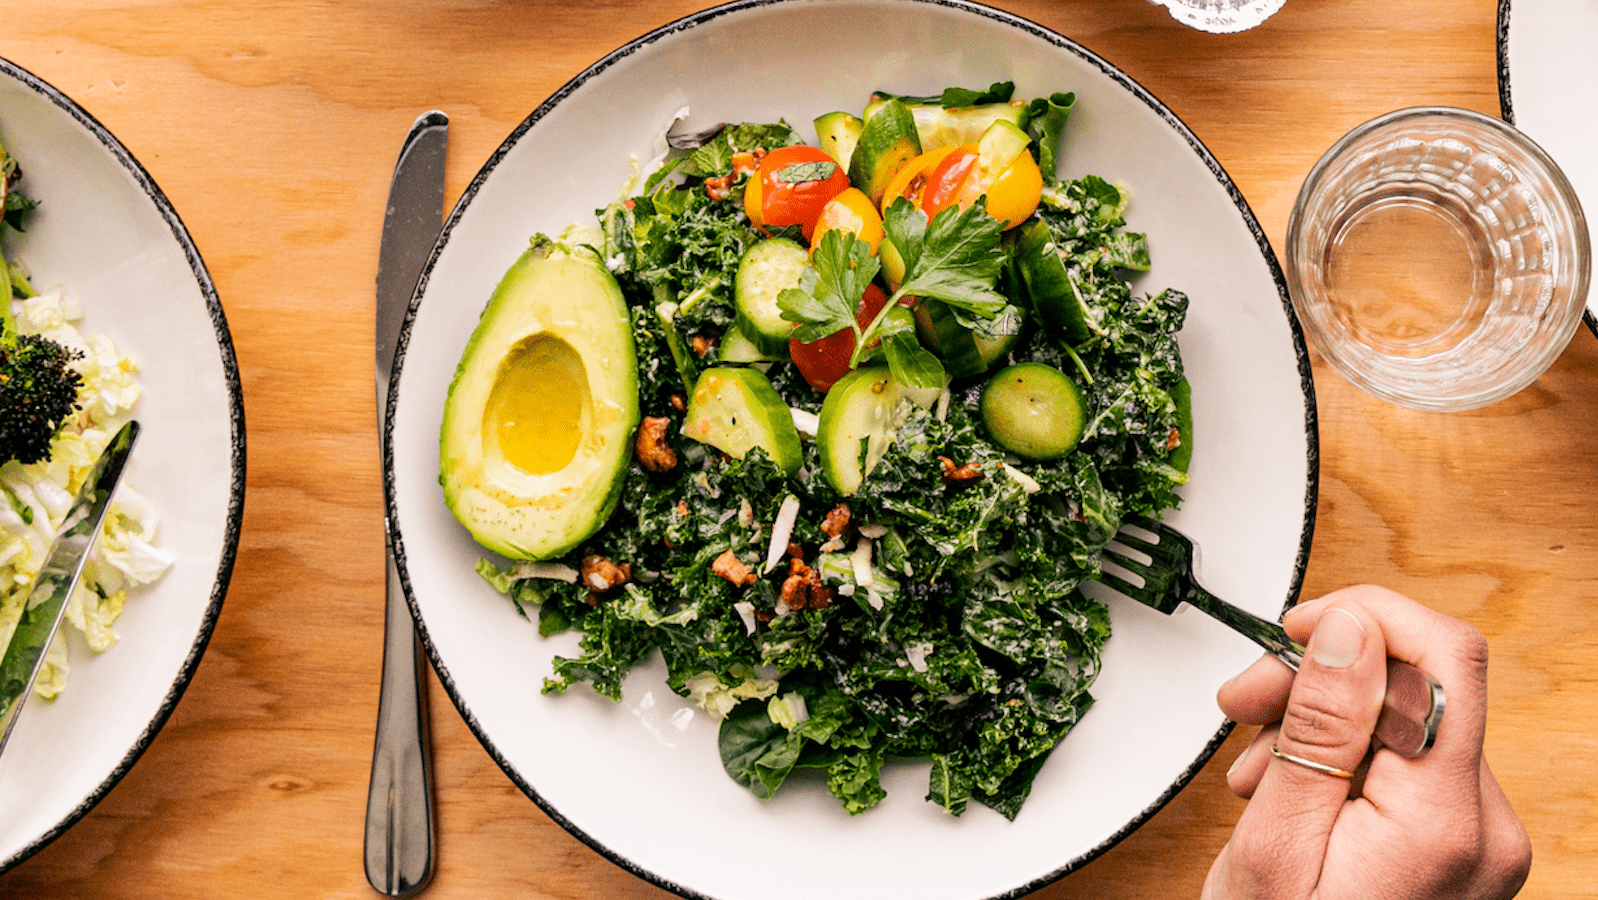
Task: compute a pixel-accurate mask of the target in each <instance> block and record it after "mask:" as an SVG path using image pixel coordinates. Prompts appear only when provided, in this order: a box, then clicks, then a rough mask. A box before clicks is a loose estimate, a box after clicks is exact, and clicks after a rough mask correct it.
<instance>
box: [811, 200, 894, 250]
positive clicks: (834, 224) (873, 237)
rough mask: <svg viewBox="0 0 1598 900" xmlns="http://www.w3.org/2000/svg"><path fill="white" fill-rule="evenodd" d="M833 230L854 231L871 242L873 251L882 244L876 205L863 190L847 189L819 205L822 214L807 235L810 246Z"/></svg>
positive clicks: (879, 218) (868, 242) (864, 239)
mask: <svg viewBox="0 0 1598 900" xmlns="http://www.w3.org/2000/svg"><path fill="white" fill-rule="evenodd" d="M833 230H839V231H847V232H849V233H851V234H853V235H854V236H855V237H857V238H859V239H860V240H862V241H865V242H866V243H867V244H870V245H871V252H872V253H876V252H877V246H878V245H880V244H881V243H882V216H880V215H878V214H877V208H876V206H874V205H872V203H871V198H870V197H867V196H866V194H865V192H864V191H862V190H860V189H859V188H855V187H852V188H848V189H847V190H845V191H843V193H840V194H839V195H838V196H836V197H833V198H832V199H831V200H828V201H827V205H825V206H823V207H822V208H821V215H819V216H817V217H816V225H815V230H814V231H813V232H811V234H810V235H808V240H809V241H810V246H812V247H814V246H815V245H816V244H818V243H820V242H821V236H822V235H824V234H826V233H827V232H828V231H833Z"/></svg>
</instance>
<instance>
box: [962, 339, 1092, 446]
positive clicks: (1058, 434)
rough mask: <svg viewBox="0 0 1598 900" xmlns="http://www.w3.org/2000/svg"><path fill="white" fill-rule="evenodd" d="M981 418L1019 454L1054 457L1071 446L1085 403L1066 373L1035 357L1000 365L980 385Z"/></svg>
mask: <svg viewBox="0 0 1598 900" xmlns="http://www.w3.org/2000/svg"><path fill="white" fill-rule="evenodd" d="M981 413H982V424H983V425H986V426H987V429H988V433H989V434H990V435H992V436H993V439H994V440H995V441H997V442H998V443H999V445H1000V446H1002V447H1004V449H1006V450H1009V451H1010V452H1011V453H1014V454H1015V455H1017V456H1020V457H1022V458H1025V459H1037V460H1042V459H1058V458H1059V457H1062V456H1064V455H1066V454H1067V453H1070V452H1071V451H1072V450H1073V449H1075V448H1076V443H1077V441H1079V440H1081V438H1082V429H1083V426H1084V425H1085V424H1086V423H1087V403H1086V401H1084V400H1083V398H1082V391H1081V390H1080V389H1079V388H1078V387H1077V386H1076V383H1075V382H1073V381H1072V380H1071V379H1070V377H1069V376H1067V375H1066V374H1065V373H1064V372H1061V371H1060V370H1059V369H1056V368H1054V367H1053V366H1049V365H1045V364H1043V363H1040V362H1024V363H1017V364H1015V365H1013V366H1009V367H1008V368H1005V369H1001V370H1000V371H999V372H998V373H997V374H995V375H994V376H993V378H991V379H989V381H988V383H987V386H986V387H984V388H983V389H982V402H981Z"/></svg>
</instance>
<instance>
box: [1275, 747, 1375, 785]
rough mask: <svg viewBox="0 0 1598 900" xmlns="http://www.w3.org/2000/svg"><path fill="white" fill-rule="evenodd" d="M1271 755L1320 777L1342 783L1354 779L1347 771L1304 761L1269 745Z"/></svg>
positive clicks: (1302, 758)
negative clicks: (1339, 779)
mask: <svg viewBox="0 0 1598 900" xmlns="http://www.w3.org/2000/svg"><path fill="white" fill-rule="evenodd" d="M1271 755H1272V756H1274V757H1276V758H1277V759H1280V760H1283V761H1285V762H1290V763H1292V764H1293V765H1295V766H1303V767H1304V768H1306V769H1309V770H1311V771H1313V772H1319V773H1321V774H1322V775H1330V776H1332V777H1333V778H1341V779H1343V780H1344V781H1351V780H1353V778H1354V773H1353V772H1350V771H1348V770H1347V769H1339V768H1338V767H1336V766H1329V765H1327V764H1326V763H1323V762H1316V761H1315V760H1313V759H1305V758H1304V757H1302V756H1294V755H1293V754H1291V753H1285V752H1283V751H1282V750H1279V749H1277V746H1276V745H1275V744H1274V743H1273V744H1271Z"/></svg>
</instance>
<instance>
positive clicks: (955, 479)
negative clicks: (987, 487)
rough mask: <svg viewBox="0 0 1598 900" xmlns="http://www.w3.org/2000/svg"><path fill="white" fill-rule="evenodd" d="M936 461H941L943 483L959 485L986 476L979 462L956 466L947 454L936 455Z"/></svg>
mask: <svg viewBox="0 0 1598 900" xmlns="http://www.w3.org/2000/svg"><path fill="white" fill-rule="evenodd" d="M938 461H939V462H941V463H943V483H944V484H948V485H953V486H955V487H960V486H962V485H967V484H970V483H971V482H973V481H979V480H981V479H982V478H984V477H986V475H985V473H984V472H983V471H982V466H981V464H980V463H966V464H965V465H963V466H956V465H955V464H954V460H952V459H950V458H948V457H947V456H940V457H938Z"/></svg>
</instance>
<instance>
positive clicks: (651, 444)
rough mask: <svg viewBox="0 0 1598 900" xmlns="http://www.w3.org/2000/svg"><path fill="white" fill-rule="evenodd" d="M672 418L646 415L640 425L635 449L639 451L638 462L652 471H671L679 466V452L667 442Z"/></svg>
mask: <svg viewBox="0 0 1598 900" xmlns="http://www.w3.org/2000/svg"><path fill="white" fill-rule="evenodd" d="M670 424H671V420H670V419H667V418H665V417H664V416H645V417H644V420H643V422H641V423H639V425H638V437H637V438H636V439H634V441H633V449H634V450H636V451H637V452H638V464H639V465H641V466H643V467H644V468H645V469H646V470H648V471H650V472H670V471H671V470H672V469H675V468H677V453H676V451H674V450H672V449H671V445H670V444H668V443H666V428H667V426H669V425H670Z"/></svg>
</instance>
